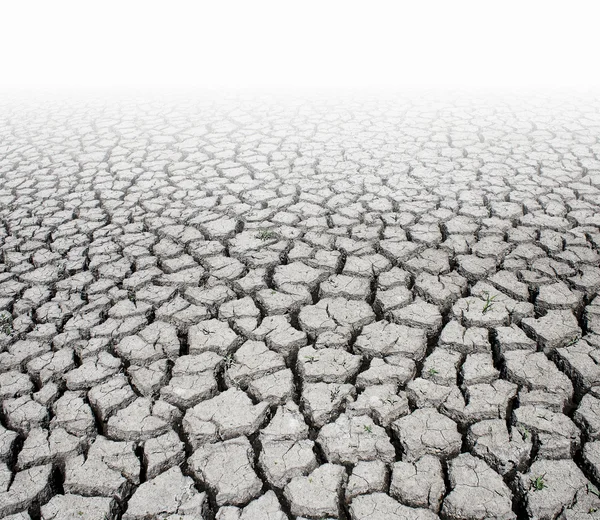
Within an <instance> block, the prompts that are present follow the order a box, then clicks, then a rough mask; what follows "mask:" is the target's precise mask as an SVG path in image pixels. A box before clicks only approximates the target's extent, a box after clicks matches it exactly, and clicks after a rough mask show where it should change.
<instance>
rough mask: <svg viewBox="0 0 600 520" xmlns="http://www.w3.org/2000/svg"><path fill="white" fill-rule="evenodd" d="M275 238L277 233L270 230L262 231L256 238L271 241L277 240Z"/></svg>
mask: <svg viewBox="0 0 600 520" xmlns="http://www.w3.org/2000/svg"><path fill="white" fill-rule="evenodd" d="M275 236H276V235H275V233H274V232H273V231H271V230H270V229H261V230H259V231H258V233H256V238H258V239H260V240H271V239H272V238H275Z"/></svg>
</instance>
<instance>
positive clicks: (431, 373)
mask: <svg viewBox="0 0 600 520" xmlns="http://www.w3.org/2000/svg"><path fill="white" fill-rule="evenodd" d="M427 373H428V374H429V375H430V376H434V375H436V374H439V373H440V371H439V370H437V369H435V368H433V367H431V368H430V369H429V370H428V371H427Z"/></svg>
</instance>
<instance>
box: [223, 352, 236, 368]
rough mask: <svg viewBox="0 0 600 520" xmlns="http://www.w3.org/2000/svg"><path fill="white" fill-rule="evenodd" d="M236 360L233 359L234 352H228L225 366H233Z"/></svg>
mask: <svg viewBox="0 0 600 520" xmlns="http://www.w3.org/2000/svg"><path fill="white" fill-rule="evenodd" d="M233 363H234V361H233V354H227V355H226V356H225V368H231V366H232V365H233Z"/></svg>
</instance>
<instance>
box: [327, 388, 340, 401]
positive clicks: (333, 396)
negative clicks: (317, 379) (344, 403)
mask: <svg viewBox="0 0 600 520" xmlns="http://www.w3.org/2000/svg"><path fill="white" fill-rule="evenodd" d="M339 395H340V387H339V386H334V387H333V388H332V389H331V390H329V398H330V401H332V402H333V401H335V400H336V399H337V398H338V396H339Z"/></svg>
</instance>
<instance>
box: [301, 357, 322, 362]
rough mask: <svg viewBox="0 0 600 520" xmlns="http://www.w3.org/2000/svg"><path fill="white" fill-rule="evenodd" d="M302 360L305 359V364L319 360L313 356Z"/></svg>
mask: <svg viewBox="0 0 600 520" xmlns="http://www.w3.org/2000/svg"><path fill="white" fill-rule="evenodd" d="M304 359H306V362H307V363H314V362H315V361H319V359H318V358H317V357H315V356H305V357H304Z"/></svg>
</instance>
